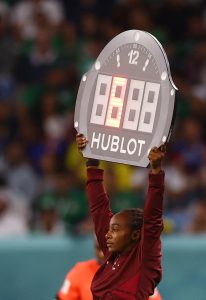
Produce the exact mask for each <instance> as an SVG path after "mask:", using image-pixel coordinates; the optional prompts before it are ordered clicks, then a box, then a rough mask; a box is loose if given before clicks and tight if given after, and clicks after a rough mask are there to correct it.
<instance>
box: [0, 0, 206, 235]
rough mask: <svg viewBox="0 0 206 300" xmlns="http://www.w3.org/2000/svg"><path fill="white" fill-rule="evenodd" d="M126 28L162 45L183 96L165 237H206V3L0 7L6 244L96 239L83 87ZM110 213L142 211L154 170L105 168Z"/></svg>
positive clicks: (0, 193)
mask: <svg viewBox="0 0 206 300" xmlns="http://www.w3.org/2000/svg"><path fill="white" fill-rule="evenodd" d="M128 29H139V30H144V31H147V32H150V33H152V34H153V35H154V36H155V37H156V38H157V39H158V40H159V41H160V42H161V43H162V45H163V47H164V49H165V51H166V53H167V55H168V59H169V62H170V66H171V72H172V77H173V80H174V82H175V84H176V86H177V87H178V89H179V92H178V93H177V96H176V98H177V116H176V122H175V128H174V130H173V134H172V137H171V140H170V143H169V145H168V149H167V159H166V161H165V166H164V168H165V171H166V192H165V210H164V211H165V213H164V223H165V229H164V233H165V234H171V233H202V232H206V130H205V128H206V4H205V1H203V0H202V1H201V0H158V1H153V0H69V1H66V0H65V1H61V0H20V1H16V0H7V1H6V0H5V1H0V237H3V236H20V235H26V234H45V235H52V234H58V235H67V234H81V235H83V234H87V233H90V232H91V231H92V224H91V220H90V216H89V215H88V209H87V201H86V195H85V168H84V166H83V165H84V160H83V158H82V157H81V156H80V154H79V153H78V152H77V150H76V147H75V143H74V140H75V134H76V133H75V130H74V129H73V115H74V107H75V101H76V95H77V91H78V86H79V83H80V80H81V77H82V75H83V74H84V73H85V72H86V71H88V70H89V68H90V67H91V66H92V64H93V63H94V61H95V59H96V57H97V56H98V54H99V53H100V52H101V50H102V48H103V47H104V46H105V45H106V44H107V43H108V42H109V41H110V40H111V39H112V38H113V37H114V36H116V35H117V34H119V33H120V32H122V31H125V30H128ZM105 168H106V176H105V178H106V186H107V190H108V194H109V196H110V198H111V199H112V208H113V210H114V211H118V210H120V209H122V208H124V207H134V206H137V205H138V206H143V204H144V197H145V187H146V186H147V173H148V170H145V169H142V168H134V167H131V166H127V165H121V164H112V163H106V164H105Z"/></svg>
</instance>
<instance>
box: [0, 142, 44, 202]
mask: <svg viewBox="0 0 206 300" xmlns="http://www.w3.org/2000/svg"><path fill="white" fill-rule="evenodd" d="M24 151H25V149H24V146H23V144H22V143H21V142H20V141H18V140H16V141H13V142H11V143H10V144H9V145H8V146H7V148H6V152H5V156H4V157H1V161H0V172H1V173H2V174H4V177H5V179H6V181H7V182H8V186H9V188H11V189H12V190H13V191H14V192H16V193H17V194H20V195H22V197H24V198H25V201H27V202H28V203H29V202H30V203H31V201H32V200H33V198H34V197H35V195H36V193H37V190H38V183H39V182H38V177H37V176H36V174H35V172H34V171H33V169H32V167H31V166H30V165H29V163H28V162H27V160H26V158H25V152H24Z"/></svg>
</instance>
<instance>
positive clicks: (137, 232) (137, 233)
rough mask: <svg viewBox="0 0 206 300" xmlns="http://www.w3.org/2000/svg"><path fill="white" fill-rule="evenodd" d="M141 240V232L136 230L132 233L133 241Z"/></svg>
mask: <svg viewBox="0 0 206 300" xmlns="http://www.w3.org/2000/svg"><path fill="white" fill-rule="evenodd" d="M139 239H140V231H139V230H134V231H133V232H132V241H138V240H139Z"/></svg>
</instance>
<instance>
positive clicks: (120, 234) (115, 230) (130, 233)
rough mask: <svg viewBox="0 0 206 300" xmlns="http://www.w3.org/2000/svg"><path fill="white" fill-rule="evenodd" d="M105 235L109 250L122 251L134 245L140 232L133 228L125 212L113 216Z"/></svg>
mask: <svg viewBox="0 0 206 300" xmlns="http://www.w3.org/2000/svg"><path fill="white" fill-rule="evenodd" d="M105 237H106V243H107V247H108V250H109V252H112V253H121V252H123V251H125V250H129V249H130V248H131V247H132V246H133V245H134V242H135V241H137V240H138V239H139V237H140V232H139V231H137V230H132V229H131V227H130V224H129V222H128V216H127V215H126V214H125V213H118V214H115V215H114V216H113V217H112V218H111V221H110V225H109V230H108V232H107V234H106V236H105Z"/></svg>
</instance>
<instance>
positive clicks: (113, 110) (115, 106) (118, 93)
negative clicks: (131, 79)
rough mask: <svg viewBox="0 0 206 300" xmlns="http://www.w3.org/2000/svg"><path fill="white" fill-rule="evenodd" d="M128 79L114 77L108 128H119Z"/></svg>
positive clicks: (107, 117)
mask: <svg viewBox="0 0 206 300" xmlns="http://www.w3.org/2000/svg"><path fill="white" fill-rule="evenodd" d="M126 86H127V79H126V78H122V77H114V78H113V82H112V87H111V93H110V99H109V105H108V110H107V116H106V122H105V125H106V126H111V127H116V128H119V126H120V121H121V116H122V108H123V103H124V99H125V91H126Z"/></svg>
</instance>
